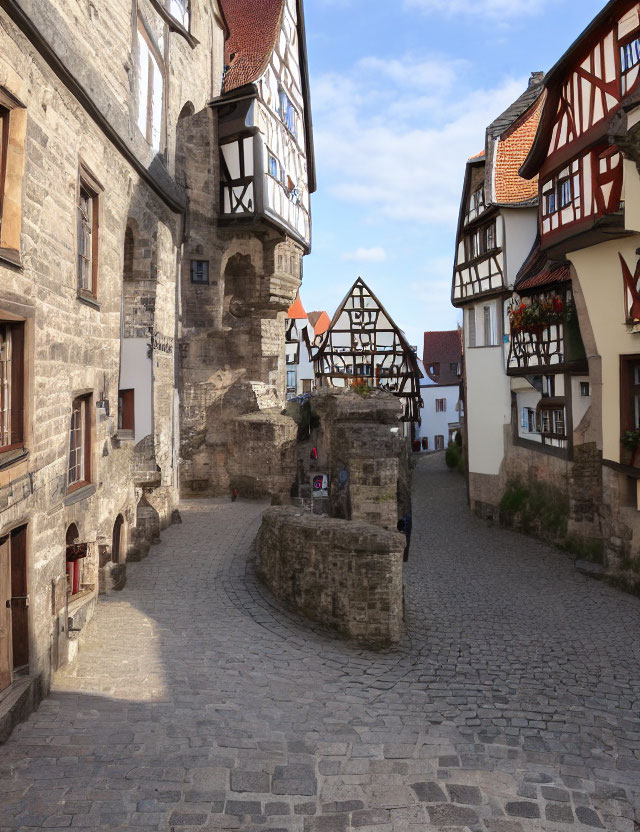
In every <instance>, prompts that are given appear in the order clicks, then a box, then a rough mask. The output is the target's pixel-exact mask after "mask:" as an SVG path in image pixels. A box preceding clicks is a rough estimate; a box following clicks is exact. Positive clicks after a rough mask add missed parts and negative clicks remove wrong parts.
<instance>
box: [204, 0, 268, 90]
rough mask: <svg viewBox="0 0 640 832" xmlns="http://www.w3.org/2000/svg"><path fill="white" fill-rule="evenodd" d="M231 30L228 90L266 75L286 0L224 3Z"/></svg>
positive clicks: (226, 77)
mask: <svg viewBox="0 0 640 832" xmlns="http://www.w3.org/2000/svg"><path fill="white" fill-rule="evenodd" d="M220 6H221V8H222V13H223V15H224V17H225V20H226V21H227V25H228V27H229V37H228V38H227V42H226V45H225V52H224V58H225V60H224V62H225V66H227V67H228V69H227V70H226V72H225V75H224V91H225V92H230V91H231V90H235V89H236V88H237V87H242V86H244V84H251V83H253V82H254V81H257V80H258V78H260V76H261V75H262V74H263V73H264V71H265V69H266V68H267V65H268V63H269V59H270V58H271V53H272V52H273V50H274V48H275V45H276V43H277V42H278V35H279V33H280V25H281V20H282V13H283V9H284V0H220Z"/></svg>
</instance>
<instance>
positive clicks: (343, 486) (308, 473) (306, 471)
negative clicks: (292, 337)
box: [294, 387, 411, 530]
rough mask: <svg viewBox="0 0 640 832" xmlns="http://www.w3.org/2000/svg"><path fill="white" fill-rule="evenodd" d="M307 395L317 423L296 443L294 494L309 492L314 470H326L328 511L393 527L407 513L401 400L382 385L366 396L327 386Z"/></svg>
mask: <svg viewBox="0 0 640 832" xmlns="http://www.w3.org/2000/svg"><path fill="white" fill-rule="evenodd" d="M309 401H310V404H311V409H312V411H313V412H315V413H316V414H317V416H318V418H319V427H318V428H317V429H315V430H314V431H313V432H312V435H311V439H310V441H309V442H307V443H305V444H303V445H301V446H300V448H299V453H298V476H297V483H296V487H295V488H294V492H295V494H294V496H297V495H298V494H300V496H304V495H307V496H311V495H310V494H309V488H310V482H311V480H312V478H313V475H314V474H317V473H326V474H328V475H329V504H328V512H329V513H330V514H331V516H332V517H341V518H343V519H345V520H354V521H357V522H365V523H370V524H372V525H375V526H381V527H382V528H386V529H392V530H395V529H396V528H397V522H398V519H399V518H400V517H402V516H404V515H405V514H411V476H410V467H409V446H408V442H407V440H406V438H405V437H404V433H403V427H402V423H401V422H399V418H400V416H401V414H402V406H401V404H400V402H399V400H398V399H397V398H396V397H395V396H393V395H391V394H390V393H385V392H382V391H380V390H373V391H371V393H370V394H369V395H367V396H366V397H365V396H362V395H359V394H358V393H355V392H353V391H350V390H332V389H330V388H326V387H325V388H320V389H318V390H316V391H314V392H313V393H312V394H311V396H310V399H309ZM314 448H315V450H316V452H317V459H315V458H314V455H313V454H312V453H311V451H312V449H314Z"/></svg>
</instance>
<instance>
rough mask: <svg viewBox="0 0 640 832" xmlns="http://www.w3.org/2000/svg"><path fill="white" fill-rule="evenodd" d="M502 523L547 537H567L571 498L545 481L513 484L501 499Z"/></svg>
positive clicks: (546, 538) (514, 482)
mask: <svg viewBox="0 0 640 832" xmlns="http://www.w3.org/2000/svg"><path fill="white" fill-rule="evenodd" d="M500 522H501V523H502V524H503V525H505V526H513V527H515V528H518V529H520V530H521V531H523V532H526V533H527V534H535V535H537V536H538V537H541V538H543V539H545V540H548V539H551V540H555V541H558V540H563V539H564V537H565V536H566V534H567V526H568V523H569V499H568V497H567V496H566V495H565V494H564V493H563V492H562V491H560V490H559V489H557V488H554V487H553V486H549V485H546V484H544V485H543V484H541V483H533V484H532V485H530V486H524V485H523V484H522V483H521V482H519V481H513V482H511V483H509V485H508V486H507V489H506V490H505V492H504V494H503V496H502V500H501V501H500Z"/></svg>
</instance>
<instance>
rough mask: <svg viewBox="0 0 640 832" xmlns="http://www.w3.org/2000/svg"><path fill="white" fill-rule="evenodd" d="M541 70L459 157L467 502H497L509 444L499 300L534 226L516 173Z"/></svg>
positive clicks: (457, 292) (457, 290)
mask: <svg viewBox="0 0 640 832" xmlns="http://www.w3.org/2000/svg"><path fill="white" fill-rule="evenodd" d="M541 93H542V74H541V73H534V74H533V75H532V76H531V79H530V82H529V86H528V88H527V89H526V90H525V92H524V93H523V94H522V95H521V96H520V97H519V98H518V99H517V100H516V101H515V102H514V103H513V104H512V105H511V106H510V107H509V108H508V109H507V110H506V111H505V112H504V113H502V114H501V115H500V116H499V117H498V118H497V119H495V120H494V121H493V122H492V124H491V125H489V127H488V128H487V131H486V144H485V149H484V150H483V151H482V152H481V153H479V154H478V155H476V156H474V157H472V158H471V159H469V161H468V162H467V169H466V175H465V181H464V188H463V194H462V202H461V207H460V216H459V222H458V234H457V244H456V258H455V266H454V274H453V284H452V295H451V297H452V302H453V304H454V306H456V307H458V308H460V309H462V310H463V342H464V343H463V347H464V368H465V371H464V384H463V391H464V392H463V395H464V410H465V425H464V433H465V439H466V445H467V456H468V463H469V489H470V494H471V499H472V502H475V501H476V500H481V499H482V500H483V501H486V500H489V501H491V500H498V499H499V494H500V489H501V485H500V483H501V477H502V474H501V471H502V466H503V460H504V457H505V452H506V444H505V443H508V442H509V429H510V424H511V388H510V384H509V379H508V377H507V375H506V360H507V356H508V344H507V343H505V341H506V340H508V335H509V324H508V317H507V312H506V306H507V302H508V301H509V300H510V298H511V291H512V287H513V284H514V282H515V280H516V277H517V274H518V270H519V268H520V266H521V265H522V263H523V262H524V260H525V259H526V258H527V256H528V254H529V252H530V251H531V248H532V245H533V243H534V241H535V237H536V231H537V211H536V205H537V186H536V183H535V182H533V183H532V182H528V181H526V180H524V179H522V178H521V177H520V176H519V175H518V169H519V167H520V165H521V164H522V162H523V161H524V160H525V158H526V156H527V153H528V151H529V149H530V147H531V143H532V142H533V138H534V136H535V132H536V129H537V126H538V122H539V118H540V111H541V104H542V101H541Z"/></svg>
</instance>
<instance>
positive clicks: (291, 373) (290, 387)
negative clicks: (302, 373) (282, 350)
mask: <svg viewBox="0 0 640 832" xmlns="http://www.w3.org/2000/svg"><path fill="white" fill-rule="evenodd" d="M290 378H293V384H289V380H290ZM286 384H287V390H289V391H291V390H295V389H296V387H297V376H296V371H295V370H287V377H286Z"/></svg>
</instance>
